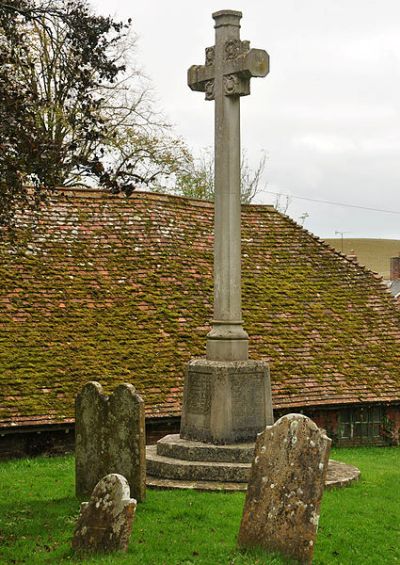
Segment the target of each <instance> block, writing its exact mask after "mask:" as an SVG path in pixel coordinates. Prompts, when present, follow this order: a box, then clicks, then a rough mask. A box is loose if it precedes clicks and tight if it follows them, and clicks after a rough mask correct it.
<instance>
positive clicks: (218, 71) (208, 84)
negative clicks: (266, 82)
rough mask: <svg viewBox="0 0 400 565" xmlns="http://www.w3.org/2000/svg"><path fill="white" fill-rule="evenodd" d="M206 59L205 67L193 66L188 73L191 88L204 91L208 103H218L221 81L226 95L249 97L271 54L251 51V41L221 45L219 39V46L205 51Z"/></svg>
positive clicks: (222, 43)
mask: <svg viewBox="0 0 400 565" xmlns="http://www.w3.org/2000/svg"><path fill="white" fill-rule="evenodd" d="M238 14H240V12H239V13H238ZM240 15H241V14H240ZM214 16H215V15H214ZM237 27H238V26H237ZM216 28H217V26H216ZM217 31H218V29H217ZM205 58H206V61H205V65H193V66H192V67H190V69H189V70H188V85H189V87H190V88H191V89H192V90H196V91H200V92H205V95H206V96H205V98H206V100H215V97H216V91H217V88H216V81H218V80H221V81H222V84H221V86H222V88H221V89H220V90H221V93H222V95H223V96H247V95H248V94H250V78H251V77H264V76H266V75H267V74H268V71H269V56H268V53H267V52H266V51H264V50H263V49H250V42H249V41H241V40H240V39H239V38H238V37H237V38H232V37H230V38H228V39H225V40H223V41H222V42H218V37H217V42H216V45H215V46H214V47H207V48H206V57H205Z"/></svg>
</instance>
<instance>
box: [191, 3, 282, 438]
mask: <svg viewBox="0 0 400 565" xmlns="http://www.w3.org/2000/svg"><path fill="white" fill-rule="evenodd" d="M241 17H242V14H241V12H236V11H233V10H223V11H220V12H216V13H214V14H213V18H214V20H215V30H216V34H215V46H214V47H208V48H207V49H206V63H205V65H194V66H192V67H190V69H189V71H188V84H189V86H190V88H191V89H192V90H197V91H201V92H205V97H206V100H215V223H214V228H215V229H214V320H213V322H212V329H211V331H210V332H209V334H208V336H207V357H206V359H194V360H192V361H191V362H190V363H189V366H188V371H187V375H186V380H185V388H184V401H183V411H182V424H181V438H183V439H188V440H197V441H205V442H212V443H217V444H218V443H235V442H240V441H253V440H254V439H255V436H256V434H257V433H258V432H260V431H262V430H263V429H264V428H265V426H266V425H267V424H271V423H272V406H271V393H270V382H269V372H268V367H267V365H266V364H265V363H263V362H260V361H249V360H248V335H247V333H246V332H245V330H244V329H243V326H242V312H241V266H240V262H241V236H240V212H241V205H240V160H241V159H240V156H241V152H240V96H246V95H248V94H250V78H251V77H264V76H266V74H267V73H268V64H269V58H268V54H267V53H266V52H265V51H263V50H261V49H250V43H249V42H248V41H241V40H240V33H239V30H240V19H241Z"/></svg>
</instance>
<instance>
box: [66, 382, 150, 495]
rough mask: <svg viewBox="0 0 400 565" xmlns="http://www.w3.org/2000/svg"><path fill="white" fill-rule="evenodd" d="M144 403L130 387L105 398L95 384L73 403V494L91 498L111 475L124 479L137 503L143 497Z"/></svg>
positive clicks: (144, 481)
mask: <svg viewBox="0 0 400 565" xmlns="http://www.w3.org/2000/svg"><path fill="white" fill-rule="evenodd" d="M145 450H146V439H145V420H144V402H143V400H142V398H141V397H140V396H139V395H138V394H137V393H136V391H135V388H134V387H133V386H132V385H131V384H122V385H120V386H118V387H117V388H116V390H115V391H114V393H113V394H112V395H111V396H109V397H108V396H105V395H104V394H103V392H102V387H101V385H100V384H99V383H97V382H94V381H92V382H89V383H87V384H86V385H85V386H84V387H83V389H82V391H81V393H80V394H79V395H78V396H77V398H76V402H75V461H76V462H75V471H76V473H75V474H76V494H77V496H78V497H83V496H90V494H91V492H92V490H93V488H94V487H95V485H96V484H97V483H98V481H99V480H100V479H101V478H102V477H104V476H105V475H108V474H110V473H119V474H120V475H123V476H124V477H126V479H127V481H128V483H129V486H130V489H131V494H132V496H133V497H134V498H136V500H137V501H138V502H141V501H143V500H144V498H145V494H146V455H145Z"/></svg>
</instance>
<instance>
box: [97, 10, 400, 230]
mask: <svg viewBox="0 0 400 565" xmlns="http://www.w3.org/2000/svg"><path fill="white" fill-rule="evenodd" d="M91 3H92V5H93V7H94V8H95V9H96V11H98V12H101V13H103V14H111V15H113V16H115V17H116V18H118V19H125V18H128V17H131V18H132V19H133V25H134V29H135V31H136V33H137V34H138V36H139V41H138V50H137V56H138V59H139V61H140V63H141V65H142V66H143V69H144V71H145V72H146V74H147V75H148V76H149V77H150V78H151V79H152V81H153V84H154V86H155V90H156V93H157V96H158V99H159V102H160V105H161V107H162V108H163V109H164V111H165V113H166V115H167V116H168V118H169V119H170V120H171V121H172V122H173V123H174V124H176V132H177V133H178V134H179V135H182V136H183V137H184V138H185V140H186V141H187V143H188V145H189V146H190V147H192V148H193V149H194V150H195V151H197V150H199V149H200V148H201V147H205V146H210V145H212V144H213V123H214V122H213V112H214V108H213V106H214V103H213V102H206V101H205V100H204V95H203V94H202V93H200V92H192V91H191V90H190V89H189V88H188V86H187V84H186V72H187V69H188V68H189V67H190V66H191V65H192V64H204V49H205V47H209V46H211V45H213V44H214V28H213V24H214V21H213V19H212V17H211V14H212V12H214V11H217V10H221V9H224V8H229V9H233V10H241V11H242V12H243V19H242V29H241V38H242V39H247V40H250V42H251V46H252V47H256V48H259V49H265V50H266V51H268V53H269V55H270V60H271V61H270V66H271V70H270V74H269V75H268V76H267V77H266V78H263V79H252V84H251V89H252V93H251V95H250V96H247V97H242V98H241V116H242V146H243V147H244V148H245V149H246V150H247V154H248V157H249V161H250V162H251V163H253V165H254V164H256V163H257V160H258V159H259V157H260V155H261V151H262V150H264V151H265V152H266V154H267V166H266V172H265V183H266V190H267V191H272V192H279V193H282V194H291V195H293V196H300V197H303V198H311V199H318V200H325V201H326V200H328V201H334V202H342V203H348V204H352V205H360V206H364V207H369V208H379V209H385V210H392V211H396V212H398V214H387V213H383V212H380V213H378V212H371V211H367V210H361V209H357V208H345V207H339V206H332V205H328V204H322V203H315V202H311V201H307V200H300V199H297V198H294V197H293V198H292V199H291V201H290V204H289V207H288V210H287V213H288V214H289V215H290V216H292V217H293V218H294V219H296V220H297V221H299V218H300V217H301V215H302V214H303V213H304V212H307V213H308V214H309V216H308V218H307V219H306V220H305V224H304V226H305V227H306V228H307V229H308V230H310V231H312V232H314V233H315V234H317V235H319V236H321V237H335V231H340V232H344V237H384V238H396V239H400V1H399V0H270V1H269V2H265V1H262V0H247V1H246V2H245V1H244V0H242V1H241V2H239V1H237V0H230V2H229V3H221V1H220V0H218V1H215V0H191V1H187V0H186V1H185V0H164V1H163V0H158V1H156V0H147V1H143V0H141V1H140V2H138V1H136V2H135V1H134V0H112V1H111V0H91ZM283 200H284V198H282V202H283ZM259 201H260V202H264V203H273V202H274V201H275V197H274V196H273V195H270V194H268V193H264V194H262V195H261V196H260V197H259ZM336 237H338V236H337V235H336Z"/></svg>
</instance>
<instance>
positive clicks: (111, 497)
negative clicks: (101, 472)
mask: <svg viewBox="0 0 400 565" xmlns="http://www.w3.org/2000/svg"><path fill="white" fill-rule="evenodd" d="M135 511H136V500H135V499H134V498H130V490H129V485H128V481H127V480H126V479H125V477H123V476H122V475H118V474H111V475H107V476H106V477H104V478H103V479H101V481H99V482H98V483H97V485H96V487H95V489H94V491H93V493H92V496H91V497H90V501H89V502H83V503H82V504H81V512H80V514H79V518H78V522H77V524H76V528H75V532H74V537H73V539H72V548H73V549H74V550H75V551H76V552H78V553H86V552H87V553H89V552H91V553H101V552H111V551H118V550H122V551H127V549H128V544H129V537H130V535H131V530H132V523H133V518H134V516H135Z"/></svg>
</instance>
